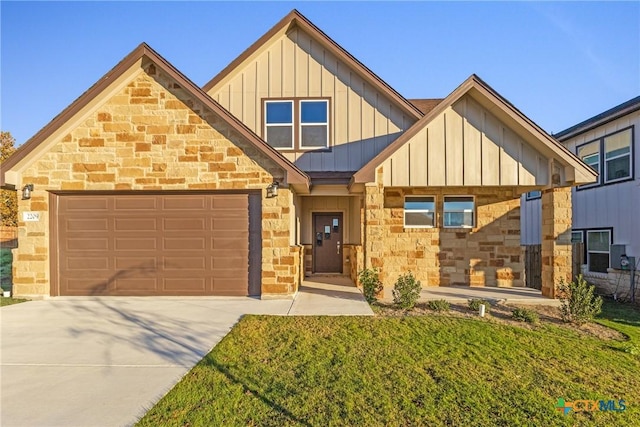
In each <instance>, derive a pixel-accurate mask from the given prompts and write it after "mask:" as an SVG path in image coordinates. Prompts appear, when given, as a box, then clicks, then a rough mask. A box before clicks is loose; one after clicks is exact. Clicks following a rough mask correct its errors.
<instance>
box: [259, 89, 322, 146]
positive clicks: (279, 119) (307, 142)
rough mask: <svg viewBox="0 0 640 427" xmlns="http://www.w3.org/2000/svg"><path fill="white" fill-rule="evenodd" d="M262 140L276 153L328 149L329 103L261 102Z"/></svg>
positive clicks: (315, 101)
mask: <svg viewBox="0 0 640 427" xmlns="http://www.w3.org/2000/svg"><path fill="white" fill-rule="evenodd" d="M264 117H265V119H264V139H265V141H267V143H268V144H269V145H271V146H272V147H274V148H276V149H279V150H317V149H323V148H329V100H327V99H286V100H285V99H279V100H267V101H264Z"/></svg>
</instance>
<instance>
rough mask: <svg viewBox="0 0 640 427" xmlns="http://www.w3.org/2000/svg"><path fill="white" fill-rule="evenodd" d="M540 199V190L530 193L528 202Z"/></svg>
mask: <svg viewBox="0 0 640 427" xmlns="http://www.w3.org/2000/svg"><path fill="white" fill-rule="evenodd" d="M540 197H542V191H540V190H534V191H529V192H528V193H527V200H534V199H539V198H540Z"/></svg>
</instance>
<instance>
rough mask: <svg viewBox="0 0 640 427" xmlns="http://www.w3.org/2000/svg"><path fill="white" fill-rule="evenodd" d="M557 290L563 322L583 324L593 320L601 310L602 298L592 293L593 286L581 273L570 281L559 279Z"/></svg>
mask: <svg viewBox="0 0 640 427" xmlns="http://www.w3.org/2000/svg"><path fill="white" fill-rule="evenodd" d="M558 290H559V295H560V310H561V311H562V320H563V321H564V322H568V323H576V324H578V325H583V324H585V323H588V322H591V321H593V318H594V317H596V316H597V315H598V314H600V312H601V311H602V298H600V297H599V296H597V295H594V291H595V286H592V285H590V284H589V283H587V281H586V280H584V278H583V277H582V274H581V275H579V276H578V277H576V281H574V282H571V283H566V282H565V281H564V280H560V283H559V284H558Z"/></svg>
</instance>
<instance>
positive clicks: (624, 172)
mask: <svg viewBox="0 0 640 427" xmlns="http://www.w3.org/2000/svg"><path fill="white" fill-rule="evenodd" d="M577 154H578V157H580V159H582V161H583V162H585V163H586V164H588V165H589V166H591V168H592V169H593V170H595V171H596V172H598V173H599V174H600V176H599V177H598V181H597V182H595V183H593V184H587V185H582V186H580V187H579V188H585V187H595V186H598V185H604V184H611V183H614V182H618V181H625V180H628V179H632V178H633V168H632V165H633V163H632V158H633V127H630V128H627V129H623V130H621V131H618V132H616V133H613V134H610V135H605V136H603V137H602V138H599V139H596V140H595V141H590V142H587V143H586V144H582V145H580V146H578V148H577Z"/></svg>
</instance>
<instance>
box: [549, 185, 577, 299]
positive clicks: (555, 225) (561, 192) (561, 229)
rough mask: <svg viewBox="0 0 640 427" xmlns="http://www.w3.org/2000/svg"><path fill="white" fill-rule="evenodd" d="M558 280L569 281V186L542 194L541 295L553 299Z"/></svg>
mask: <svg viewBox="0 0 640 427" xmlns="http://www.w3.org/2000/svg"><path fill="white" fill-rule="evenodd" d="M560 279H564V280H565V281H571V280H572V277H571V187H558V188H551V189H548V190H543V191H542V295H544V296H546V297H549V298H556V295H557V289H556V288H557V285H558V282H559V281H560Z"/></svg>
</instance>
